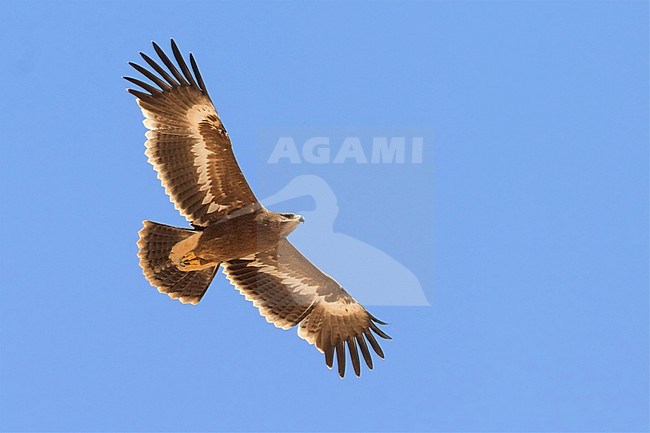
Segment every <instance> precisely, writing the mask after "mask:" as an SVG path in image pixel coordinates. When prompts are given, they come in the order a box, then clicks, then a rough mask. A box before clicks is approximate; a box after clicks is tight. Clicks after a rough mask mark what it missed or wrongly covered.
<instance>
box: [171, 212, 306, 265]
mask: <svg viewBox="0 0 650 433" xmlns="http://www.w3.org/2000/svg"><path fill="white" fill-rule="evenodd" d="M302 221H303V220H302V217H301V216H300V215H294V214H280V213H276V212H270V211H268V210H266V209H263V208H257V209H255V210H253V211H247V212H245V213H240V214H236V215H235V216H233V217H231V218H224V219H222V220H220V221H218V222H216V223H214V224H211V225H209V226H207V227H206V228H205V229H203V230H202V231H197V233H195V234H193V235H192V236H190V237H189V238H187V239H185V240H183V241H181V242H179V243H177V244H176V245H174V247H173V248H172V251H171V254H170V259H171V261H172V262H173V263H174V264H175V265H176V266H177V267H178V269H179V270H181V271H184V272H189V271H195V270H198V269H205V268H207V267H210V266H215V265H218V264H219V263H221V262H227V261H228V260H234V259H238V258H241V257H246V256H249V255H251V254H255V253H257V252H260V251H265V250H267V249H269V248H271V247H272V246H274V245H277V244H278V242H279V241H280V240H281V239H283V238H285V237H287V235H288V234H289V233H291V232H292V231H293V230H294V229H295V228H296V226H297V225H298V224H300V223H301V222H302ZM188 262H189V263H188Z"/></svg>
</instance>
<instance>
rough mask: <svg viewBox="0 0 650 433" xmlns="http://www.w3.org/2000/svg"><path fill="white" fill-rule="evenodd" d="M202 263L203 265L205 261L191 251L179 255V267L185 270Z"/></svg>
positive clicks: (198, 266)
mask: <svg viewBox="0 0 650 433" xmlns="http://www.w3.org/2000/svg"><path fill="white" fill-rule="evenodd" d="M203 265H205V262H204V261H203V260H201V259H200V258H198V257H197V256H196V254H194V252H191V251H190V252H189V253H187V254H185V255H184V256H183V257H181V261H180V263H179V266H180V267H181V268H184V269H187V270H190V269H197V268H201V267H202V266H203Z"/></svg>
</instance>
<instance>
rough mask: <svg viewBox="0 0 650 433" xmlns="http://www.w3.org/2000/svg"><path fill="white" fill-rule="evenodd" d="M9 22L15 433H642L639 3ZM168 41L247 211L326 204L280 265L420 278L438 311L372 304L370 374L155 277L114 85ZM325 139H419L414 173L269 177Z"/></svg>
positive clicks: (135, 7)
mask: <svg viewBox="0 0 650 433" xmlns="http://www.w3.org/2000/svg"><path fill="white" fill-rule="evenodd" d="M2 23H3V24H2V27H1V28H0V42H1V43H2V51H3V60H2V62H1V68H0V83H1V84H0V104H1V107H2V116H1V117H0V129H1V135H0V140H1V143H2V149H3V156H2V157H1V159H0V164H1V165H0V168H1V171H0V176H1V182H0V192H1V194H2V197H3V203H4V205H3V210H4V212H2V214H3V217H2V219H1V220H0V222H1V226H2V236H3V248H2V253H1V257H0V259H1V260H0V263H1V265H0V266H1V267H2V275H3V277H2V280H1V290H2V298H1V302H0V325H1V326H0V429H2V430H3V431H33V430H47V431H73V430H76V431H549V432H557V431H621V432H622V431H647V430H648V428H649V421H648V405H649V398H648V364H649V359H648V341H649V338H648V337H649V335H648V318H649V317H648V306H649V302H648V301H649V299H648V282H649V280H648V277H649V275H648V261H649V260H648V259H649V257H648V239H649V233H648V217H649V215H648V200H649V191H648V168H649V167H648V160H649V158H648V138H649V134H648V132H649V131H648V117H649V111H648V93H649V88H648V87H649V86H648V60H649V58H648V52H649V47H648V3H647V2H642V1H619V2H611V1H607V2H582V1H566V2H559V1H544V2H541V1H540V2H534V1H531V2H524V1H519V2H517V1H510V2H508V1H502V2H471V1H465V2H411V3H399V4H397V3H387V2H386V3H384V2H381V3H366V2H354V3H352V4H348V3H336V2H328V3H304V4H303V3H291V2H267V3H252V2H251V3H234V2H228V3H216V2H214V3H213V2H211V3H203V2H186V3H172V2H155V3H154V2H93V3H90V2H87V3H84V2H47V3H46V2H15V3H11V2H4V3H3V4H2ZM169 37H174V38H175V39H176V40H177V42H178V43H179V45H180V47H181V49H182V50H183V51H184V52H187V51H192V52H194V54H195V55H196V56H197V59H198V62H199V65H200V67H201V69H202V71H203V75H204V78H205V81H206V83H207V86H208V88H209V90H210V93H211V95H212V97H213V100H214V101H215V103H216V105H217V109H218V110H219V112H220V114H221V116H222V120H223V121H224V123H225V125H226V127H227V128H228V130H229V132H230V135H231V137H232V138H233V142H234V146H235V152H236V154H237V156H238V159H239V161H240V164H241V165H242V167H243V169H244V172H245V173H246V175H247V177H248V178H249V181H250V183H251V185H252V187H253V189H254V191H255V192H256V194H257V195H258V197H269V196H272V195H274V194H276V193H278V191H281V190H283V188H285V187H286V186H287V185H288V184H289V183H290V182H291V180H292V179H294V178H296V177H297V176H303V175H307V176H310V175H311V176H317V177H318V178H321V179H323V180H324V181H325V182H326V183H327V185H328V187H329V188H330V189H331V191H333V193H334V194H335V196H336V202H337V207H338V213H337V215H336V219H335V220H334V222H333V226H332V228H331V230H330V232H331V233H332V236H334V235H337V236H339V237H338V238H329V237H327V238H326V239H325V238H323V243H322V245H323V247H322V248H319V245H320V244H319V245H314V242H306V241H305V240H306V239H307V240H308V239H309V238H307V237H303V238H300V236H301V235H300V233H298V232H297V233H296V234H295V241H296V243H298V242H299V240H300V239H302V242H303V243H304V244H305V245H306V248H311V254H312V256H313V255H318V254H320V255H321V256H323V258H322V260H324V261H326V260H327V258H328V257H329V256H337V257H338V256H339V255H341V256H342V257H347V256H345V254H348V256H349V255H350V254H349V253H350V251H352V250H351V249H350V250H348V249H347V248H339V247H337V244H336V242H334V241H331V239H345V242H348V243H349V245H352V243H354V245H357V246H361V245H362V244H363V245H366V246H371V247H372V248H375V249H376V251H380V252H383V253H385V254H387V255H388V256H390V258H391V259H392V260H394V261H395V263H399V264H401V266H403V267H404V269H407V270H408V272H410V273H412V275H414V276H415V277H417V280H418V282H419V284H420V287H421V288H422V291H423V294H424V296H425V297H426V299H427V300H428V302H429V303H430V304H431V305H430V306H428V307H427V306H424V307H423V306H419V307H416V306H396V305H390V302H384V303H383V305H381V302H379V303H380V305H376V306H373V307H372V308H371V311H372V312H373V314H375V315H376V316H378V317H380V318H382V319H384V320H386V321H388V322H390V323H391V324H390V326H388V327H387V328H388V329H387V330H388V333H389V334H391V335H392V336H393V337H394V341H391V342H387V343H386V344H384V351H385V353H386V360H384V361H377V362H376V363H375V364H376V367H375V370H374V371H372V372H367V371H364V372H363V373H362V377H361V378H360V379H357V378H356V377H354V376H350V377H347V378H346V379H345V380H340V379H339V378H338V376H337V375H336V373H335V372H334V371H328V370H327V368H326V367H325V365H324V362H323V359H322V355H321V354H320V353H318V352H316V351H315V350H314V349H313V348H312V347H309V346H308V345H307V344H305V342H304V341H302V340H300V339H299V338H298V337H297V336H296V335H295V332H294V331H287V332H283V331H280V330H277V329H275V328H274V327H273V326H271V325H269V324H268V323H266V321H264V320H263V319H262V318H261V317H260V316H259V315H258V313H257V312H256V311H255V309H254V308H253V307H252V306H251V305H250V304H249V303H248V302H246V301H245V300H244V299H243V297H241V296H240V295H239V294H238V293H237V292H236V291H235V290H234V289H233V288H232V287H230V286H229V285H228V283H227V281H226V280H225V278H224V277H223V276H222V275H221V274H220V275H219V276H218V277H217V278H216V279H215V281H214V283H213V285H212V287H211V289H210V290H209V291H208V293H207V295H206V296H205V298H204V300H203V301H202V302H201V304H200V305H199V306H197V307H191V306H187V305H181V304H180V303H177V302H173V301H171V300H169V299H168V298H167V297H166V296H163V295H159V294H158V293H157V292H156V290H155V289H153V288H152V287H150V286H149V284H148V283H147V282H146V281H145V280H144V278H143V276H142V274H141V271H140V269H139V267H138V265H137V259H136V256H135V255H136V246H135V242H136V240H137V234H136V232H137V230H138V229H139V228H140V226H141V221H142V220H143V219H151V220H154V221H159V222H163V223H167V224H175V225H181V226H183V225H185V224H186V223H185V222H184V220H183V219H182V218H181V217H180V216H179V215H178V214H177V213H176V211H175V210H174V209H173V207H172V205H171V204H170V203H169V201H168V199H167V197H166V196H165V195H164V193H163V189H162V188H161V187H160V185H159V183H158V180H157V179H156V177H155V173H154V172H153V170H152V168H151V167H150V166H149V165H148V164H147V162H146V157H145V156H144V153H143V151H144V146H143V141H144V135H143V134H144V127H143V126H142V124H141V120H142V116H141V113H140V112H139V110H138V108H137V106H136V104H135V102H134V101H133V98H132V97H131V96H130V95H128V94H127V93H126V92H125V91H124V89H125V87H126V83H125V82H124V81H123V80H121V78H120V77H121V76H123V75H133V74H132V72H131V71H130V70H129V67H128V65H127V61H129V60H136V59H137V53H138V51H141V50H142V51H146V52H149V53H151V52H152V50H151V48H150V45H149V42H150V41H151V40H156V41H159V43H160V44H161V45H163V46H164V47H165V48H168V39H169ZM346 131H348V132H346ZM323 135H325V136H328V137H331V143H330V145H331V149H332V152H336V151H338V149H340V147H341V146H342V137H345V136H348V135H351V136H356V137H358V138H359V140H360V142H361V143H362V145H363V146H365V147H364V149H365V150H366V151H369V148H368V143H369V140H371V138H372V137H373V136H375V135H379V136H387V137H392V136H406V137H411V138H412V137H413V136H422V137H424V153H423V159H422V163H420V164H410V163H404V164H375V165H373V164H361V163H358V162H357V161H346V162H345V163H343V164H338V165H337V164H333V163H325V164H320V165H319V164H311V163H301V164H292V163H289V162H287V161H284V162H283V163H280V164H275V165H274V164H268V158H269V155H270V154H271V150H272V148H273V146H274V145H275V144H276V143H277V140H278V138H279V137H280V136H294V137H302V138H304V137H313V136H323ZM302 138H300V139H299V140H298V142H299V145H300V143H302ZM302 179H304V178H302ZM317 208H318V204H317V203H315V202H314V199H310V198H309V197H304V196H303V197H295V198H294V199H292V200H289V201H287V202H286V203H285V204H284V205H283V207H282V210H294V209H295V210H306V211H309V210H312V211H313V210H314V209H317ZM316 220H318V219H316ZM312 221H314V219H312ZM309 223H310V220H309V219H308V220H307V222H306V224H305V227H307V225H309ZM312 227H313V226H312ZM305 232H307V230H306V231H305ZM292 239H293V237H292ZM350 239H352V241H351V240H350ZM326 241H328V242H330V241H331V242H330V243H328V242H326ZM360 248H361V247H360ZM363 248H365V247H363ZM377 260H378V259H377ZM359 261H361V262H363V263H364V264H363V265H361V267H360V269H361V271H363V272H360V273H361V275H354V277H355V278H357V279H358V280H360V281H364V279H363V275H364V274H367V281H369V282H372V284H368V286H373V285H378V284H382V282H383V286H382V287H380V288H377V290H384V291H385V290H387V286H390V285H392V284H394V283H393V281H394V280H395V278H392V279H391V275H394V273H396V272H398V271H397V266H389V267H388V268H387V269H376V265H377V264H378V263H380V262H379V261H364V259H363V258H360V259H359ZM328 266H333V267H335V269H339V268H336V266H340V265H336V264H335V263H334V264H330V265H328ZM373 266H375V267H373ZM341 269H342V268H341ZM400 269H401V268H400ZM382 272H383V273H385V275H386V278H385V279H384V278H381V276H382ZM400 272H401V271H400ZM404 272H406V271H404ZM332 273H333V274H334V272H332ZM404 275H406V274H404ZM334 276H335V277H338V278H340V279H341V280H344V279H346V278H350V277H351V276H350V275H346V272H344V271H341V272H340V273H339V274H338V275H334ZM388 289H390V287H388ZM349 290H350V292H351V293H352V294H353V295H354V294H355V293H357V294H358V296H359V298H361V297H362V295H363V294H364V291H366V292H365V293H366V294H367V293H368V292H367V291H368V290H371V289H369V288H368V287H349ZM394 290H400V287H395V289H394ZM355 291H356V292H355ZM369 308H370V307H369Z"/></svg>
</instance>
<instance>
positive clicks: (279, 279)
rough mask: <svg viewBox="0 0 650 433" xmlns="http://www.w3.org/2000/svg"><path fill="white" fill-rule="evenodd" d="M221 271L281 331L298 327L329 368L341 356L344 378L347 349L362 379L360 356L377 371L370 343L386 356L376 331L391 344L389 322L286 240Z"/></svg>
mask: <svg viewBox="0 0 650 433" xmlns="http://www.w3.org/2000/svg"><path fill="white" fill-rule="evenodd" d="M222 266H223V269H224V273H225V274H226V276H227V277H228V279H229V280H230V282H231V283H233V284H234V286H235V287H236V288H237V289H238V290H239V291H240V292H241V293H242V294H243V295H244V296H245V297H246V299H248V300H249V301H252V302H253V305H255V306H256V307H257V308H259V310H260V314H262V315H263V316H264V317H266V320H268V321H269V322H271V323H273V324H274V325H275V326H277V327H279V328H282V329H289V328H291V327H293V326H295V325H298V335H299V336H300V337H302V338H304V339H305V340H307V342H309V343H310V344H314V345H316V348H317V349H318V350H320V351H321V352H324V353H325V362H326V363H327V366H328V367H330V368H331V367H332V365H333V361H334V352H335V351H336V357H337V364H338V371H339V375H340V376H341V377H343V376H344V374H345V346H346V345H347V347H348V350H349V352H350V359H351V361H352V366H353V367H354V372H355V373H356V375H357V376H359V375H360V374H361V365H360V362H359V351H360V352H361V355H362V356H363V358H364V359H365V361H366V364H367V365H368V368H370V369H372V358H371V356H370V351H369V350H368V344H367V343H366V340H367V342H368V343H369V344H370V346H372V348H373V349H374V351H375V352H376V353H377V354H378V355H379V356H380V357H382V358H383V357H384V354H383V352H382V350H381V348H380V347H379V344H378V343H377V340H376V339H375V337H374V335H373V332H374V333H376V334H377V335H379V336H380V337H382V338H388V339H389V338H390V337H389V336H388V335H386V334H385V333H384V332H383V331H382V330H381V329H379V327H378V326H377V324H382V325H384V324H385V323H384V322H381V321H380V320H378V319H376V318H375V317H374V316H372V315H371V314H370V313H368V311H366V309H365V308H363V307H362V306H361V305H360V304H359V303H358V302H357V301H356V300H354V298H352V297H351V296H350V295H349V294H348V293H347V292H346V291H345V290H344V289H343V287H341V286H340V285H339V284H338V283H337V282H336V281H334V279H332V278H331V277H330V276H328V275H326V274H325V273H323V272H322V271H320V270H319V269H318V268H317V267H316V266H314V265H313V264H312V263H311V262H310V261H309V260H307V258H305V256H303V255H302V254H301V253H300V251H298V250H297V249H296V248H295V247H294V246H293V245H291V243H289V241H287V240H286V239H283V240H281V241H280V243H279V244H278V245H277V247H273V248H271V249H269V250H266V251H263V252H261V253H257V254H255V255H254V256H250V257H244V258H242V259H239V260H232V261H229V262H226V263H223V264H222Z"/></svg>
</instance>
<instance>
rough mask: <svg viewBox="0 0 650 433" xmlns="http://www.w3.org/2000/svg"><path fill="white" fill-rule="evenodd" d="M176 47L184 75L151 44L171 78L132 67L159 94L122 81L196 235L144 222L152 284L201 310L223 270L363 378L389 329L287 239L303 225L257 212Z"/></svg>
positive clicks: (201, 88) (264, 307) (280, 323)
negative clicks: (363, 370)
mask: <svg viewBox="0 0 650 433" xmlns="http://www.w3.org/2000/svg"><path fill="white" fill-rule="evenodd" d="M171 45H172V51H173V53H174V58H175V60H176V63H177V64H178V68H177V67H176V65H175V64H174V63H173V62H172V60H171V59H170V58H169V57H167V55H166V54H165V53H164V52H163V50H162V49H161V48H160V47H159V46H158V45H156V44H155V43H153V47H154V50H155V51H156V53H157V54H158V56H159V58H160V60H161V61H162V63H163V64H164V65H165V67H166V68H164V67H162V66H161V65H159V64H158V63H157V62H156V61H155V60H153V59H152V58H151V57H149V56H147V55H146V54H144V53H140V54H141V56H142V58H143V59H144V61H145V62H146V63H147V64H148V65H149V67H150V68H151V69H153V71H155V72H156V73H157V74H156V73H154V72H152V71H151V70H149V69H147V68H145V67H143V66H140V65H138V64H135V63H129V64H130V65H131V66H133V67H134V68H135V69H136V70H137V71H139V72H140V73H141V74H142V75H144V76H145V77H146V78H148V79H149V80H150V81H151V82H152V83H153V84H154V85H152V84H149V83H146V82H143V81H141V80H139V79H136V78H131V77H125V79H126V80H128V81H130V82H131V83H133V84H135V85H137V86H139V87H140V88H141V89H142V90H144V92H143V91H142V90H134V89H128V91H129V92H130V93H131V94H133V95H135V96H136V97H137V102H138V105H139V106H140V108H141V109H142V112H143V114H144V116H145V121H144V124H145V126H146V127H147V128H148V129H149V130H148V131H147V133H146V137H147V141H146V143H145V145H146V148H147V150H146V155H147V156H148V157H149V162H150V163H151V164H152V165H153V166H154V169H155V170H156V171H157V172H158V178H159V179H160V180H161V182H162V185H163V186H164V188H165V191H166V192H167V194H168V195H169V196H170V198H171V200H172V202H173V203H174V206H175V207H176V209H178V211H179V212H180V213H181V214H182V215H183V216H185V217H186V218H187V220H188V221H189V222H190V223H191V224H192V226H193V227H194V229H192V230H190V229H181V228H176V227H170V226H166V225H163V224H158V223H154V222H151V221H145V222H144V227H143V228H142V230H140V232H139V235H140V240H139V241H138V247H139V252H138V257H139V258H140V266H141V267H142V269H143V271H144V274H145V277H146V278H147V280H149V282H150V283H151V284H152V285H153V286H155V287H157V288H158V290H159V291H160V292H162V293H166V294H168V295H169V296H170V297H172V298H176V299H179V300H180V301H181V302H183V303H191V304H196V303H198V302H199V301H200V300H201V298H202V297H203V295H204V294H205V292H206V290H207V289H208V286H209V285H210V283H211V282H212V279H213V278H214V275H215V274H216V272H217V270H218V269H219V267H220V266H222V267H223V270H224V273H225V274H226V276H227V278H228V279H229V280H230V282H231V283H232V284H233V285H234V286H235V287H236V288H237V289H238V290H239V291H240V292H241V293H242V294H243V295H244V296H245V297H246V299H248V300H250V301H252V302H253V305H255V306H256V307H257V308H258V309H259V311H260V314H262V315H263V316H264V317H265V318H266V320H268V321H269V322H271V323H273V324H274V325H275V326H277V327H279V328H282V329H289V328H291V327H294V326H297V327H298V335H299V336H300V337H301V338H303V339H305V340H307V342H309V343H310V344H314V345H315V346H316V348H317V349H318V350H319V351H321V352H323V353H324V354H325V362H326V364H327V366H328V367H329V368H332V366H333V363H334V355H335V354H336V358H337V365H338V372H339V375H340V376H341V377H343V376H344V374H345V360H346V346H347V350H348V352H349V355H350V360H351V362H352V366H353V368H354V372H355V374H356V375H357V376H359V375H360V373H361V363H360V357H359V353H361V356H362V357H363V359H364V361H365V363H366V365H367V366H368V368H370V369H372V367H373V363H372V358H371V355H370V350H369V347H368V345H370V347H371V348H372V349H373V350H374V351H375V352H376V353H377V354H378V355H379V356H380V357H382V358H383V357H384V354H383V352H382V350H381V348H380V347H379V344H378V343H377V340H376V339H375V337H374V335H373V333H374V334H376V335H379V336H380V337H382V338H390V337H389V336H388V335H386V334H385V333H384V332H383V331H382V330H381V329H379V327H378V326H377V325H378V324H385V323H384V322H381V321H380V320H378V319H376V318H375V317H373V316H372V315H371V314H370V313H368V311H366V309H365V308H363V307H362V306H361V305H360V304H359V303H358V302H357V301H355V300H354V298H352V297H351V296H350V295H349V294H348V293H347V292H346V291H345V290H344V289H343V288H342V287H341V286H340V285H339V284H338V283H337V282H336V281H335V280H334V279H332V278H331V277H329V276H328V275H326V274H324V273H323V272H321V271H320V270H319V269H318V268H317V267H315V266H314V265H313V264H312V263H311V262H310V261H309V260H307V259H306V258H305V257H304V256H303V255H302V254H301V253H300V252H299V251H298V250H297V249H296V248H295V247H293V245H291V243H289V241H288V240H287V239H286V237H287V235H289V234H290V233H291V232H292V231H293V230H294V229H295V228H296V227H297V226H298V225H299V224H300V223H301V222H302V221H303V219H302V217H301V216H300V215H295V214H280V213H276V212H271V211H269V210H267V209H266V208H264V206H262V205H261V204H260V203H259V201H258V200H257V198H256V197H255V195H254V194H253V192H252V191H251V189H250V187H249V186H248V183H247V182H246V179H245V178H244V175H243V174H242V172H241V169H240V168H239V165H238V164H237V160H236V159H235V155H234V153H233V150H232V145H231V142H230V137H229V136H228V133H227V132H226V129H225V128H224V126H223V124H222V123H221V120H220V119H219V115H218V114H217V111H216V109H215V108H214V105H213V104H212V101H211V100H210V97H209V96H208V92H207V89H206V87H205V83H204V82H203V78H202V77H201V74H200V72H199V69H198V67H197V64H196V61H195V60H194V56H193V55H192V54H190V66H191V71H190V68H189V67H188V66H187V64H186V62H185V60H184V59H183V57H182V55H181V53H180V50H179V49H178V47H177V46H176V43H175V42H174V41H173V40H172V41H171ZM179 68H180V70H179Z"/></svg>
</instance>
